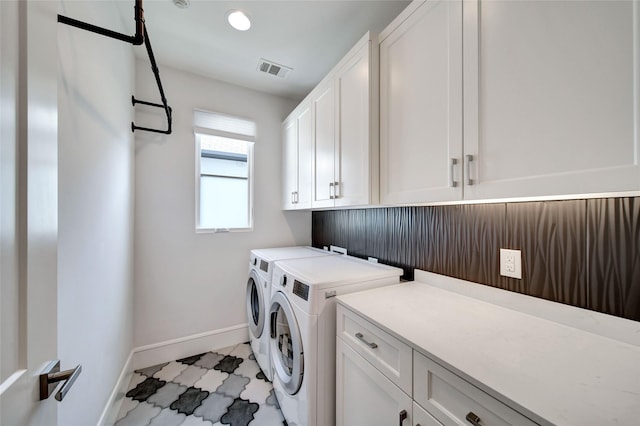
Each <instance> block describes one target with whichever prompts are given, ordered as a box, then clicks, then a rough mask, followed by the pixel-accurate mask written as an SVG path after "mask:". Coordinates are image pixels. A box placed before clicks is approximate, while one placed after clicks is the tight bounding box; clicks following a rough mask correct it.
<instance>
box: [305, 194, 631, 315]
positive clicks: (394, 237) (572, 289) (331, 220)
mask: <svg viewBox="0 0 640 426" xmlns="http://www.w3.org/2000/svg"><path fill="white" fill-rule="evenodd" d="M312 238H313V245H314V246H315V247H322V246H329V245H331V244H333V245H338V246H341V247H345V248H347V250H348V251H349V254H352V255H354V256H359V257H367V256H372V257H376V258H378V259H379V260H380V261H381V262H384V263H388V264H391V265H395V266H400V267H402V268H404V270H405V275H404V278H407V279H413V268H418V269H424V270H427V271H432V272H436V273H439V274H444V275H449V276H452V277H456V278H462V279H465V280H469V281H474V282H478V283H481V284H487V285H491V286H495V287H499V288H503V289H507V290H511V291H516V292H519V293H525V294H528V295H531V296H536V297H541V298H544V299H548V300H553V301H556V302H561V303H566V304H570V305H574V306H579V307H581V308H587V309H591V310H595V311H599V312H604V313H607V314H612V315H617V316H620V317H624V318H629V319H633V320H636V321H640V198H638V197H634V198H605V199H589V200H570V201H544V202H528V203H501V204H477V205H455V206H428V207H390V208H371V209H360V210H333V211H317V212H313V219H312ZM500 248H510V249H517V250H522V280H517V279H512V278H507V277H502V276H500Z"/></svg>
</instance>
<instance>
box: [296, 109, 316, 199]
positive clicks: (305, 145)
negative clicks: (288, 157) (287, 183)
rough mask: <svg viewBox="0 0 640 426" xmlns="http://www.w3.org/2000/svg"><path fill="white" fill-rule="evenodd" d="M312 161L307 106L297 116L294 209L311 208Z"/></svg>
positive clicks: (311, 139)
mask: <svg viewBox="0 0 640 426" xmlns="http://www.w3.org/2000/svg"><path fill="white" fill-rule="evenodd" d="M312 161H313V117H312V115H311V107H310V106H307V107H306V108H303V109H302V110H301V111H300V115H299V116H298V193H297V194H296V208H298V209H308V208H311V186H312Z"/></svg>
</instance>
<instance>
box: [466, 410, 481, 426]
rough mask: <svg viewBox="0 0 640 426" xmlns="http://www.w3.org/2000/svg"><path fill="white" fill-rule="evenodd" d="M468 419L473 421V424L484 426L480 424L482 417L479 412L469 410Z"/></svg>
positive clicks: (470, 421)
mask: <svg viewBox="0 0 640 426" xmlns="http://www.w3.org/2000/svg"><path fill="white" fill-rule="evenodd" d="M466 419H467V421H468V422H469V423H471V424H472V425H473V426H482V425H481V424H480V417H478V415H477V414H474V413H473V411H469V413H467V417H466Z"/></svg>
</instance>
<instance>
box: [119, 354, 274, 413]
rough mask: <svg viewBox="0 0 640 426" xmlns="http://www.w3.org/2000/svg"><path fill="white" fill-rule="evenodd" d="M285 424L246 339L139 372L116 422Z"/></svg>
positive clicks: (134, 376)
mask: <svg viewBox="0 0 640 426" xmlns="http://www.w3.org/2000/svg"><path fill="white" fill-rule="evenodd" d="M147 425H149V426H219V425H230V426H248V425H251V426H282V425H286V422H285V421H284V419H283V417H282V413H281V412H280V409H279V408H278V404H277V402H276V398H275V395H274V393H273V387H272V386H271V383H270V382H269V381H268V380H267V379H266V378H265V376H264V374H263V373H262V371H261V370H260V367H259V366H258V363H257V362H256V361H255V358H254V356H253V354H252V353H251V346H250V345H249V344H248V343H242V344H239V345H236V346H231V347H228V348H224V349H220V350H216V351H212V352H206V353H203V354H199V355H194V356H191V357H188V358H183V359H179V360H177V361H172V362H167V363H164V364H159V365H154V366H152V367H148V368H144V369H141V370H137V371H136V372H135V373H134V375H133V378H132V380H131V383H130V385H129V390H128V392H127V394H126V398H125V399H124V401H123V402H122V407H121V409H120V413H119V414H118V420H117V421H116V423H115V426H147Z"/></svg>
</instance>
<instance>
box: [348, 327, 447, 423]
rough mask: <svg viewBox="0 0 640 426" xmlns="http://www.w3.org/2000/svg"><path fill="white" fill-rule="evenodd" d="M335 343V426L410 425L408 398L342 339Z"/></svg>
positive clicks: (410, 403) (409, 402)
mask: <svg viewBox="0 0 640 426" xmlns="http://www.w3.org/2000/svg"><path fill="white" fill-rule="evenodd" d="M336 343H337V344H336V348H337V360H336V361H337V362H336V388H337V389H336V400H337V404H336V425H338V426H372V425H385V426H386V425H401V426H409V425H413V420H412V401H411V397H409V395H407V394H406V393H404V392H403V391H402V390H401V389H400V388H399V387H398V386H396V385H395V384H393V382H392V381H391V380H389V379H387V378H386V377H385V376H384V375H383V374H382V373H381V372H380V371H378V370H377V369H376V368H375V367H373V365H371V364H370V363H369V362H368V361H367V360H365V359H364V358H363V357H362V356H360V355H358V353H356V351H354V350H353V349H352V348H351V347H350V346H349V344H348V343H346V342H345V341H344V340H342V339H341V338H338V339H337V342H336ZM425 424H428V423H425ZM436 424H437V423H436ZM423 426H424V425H423Z"/></svg>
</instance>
